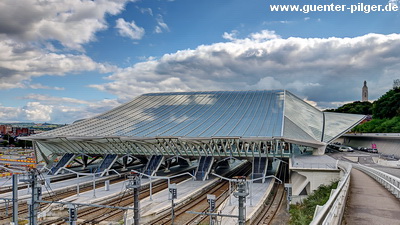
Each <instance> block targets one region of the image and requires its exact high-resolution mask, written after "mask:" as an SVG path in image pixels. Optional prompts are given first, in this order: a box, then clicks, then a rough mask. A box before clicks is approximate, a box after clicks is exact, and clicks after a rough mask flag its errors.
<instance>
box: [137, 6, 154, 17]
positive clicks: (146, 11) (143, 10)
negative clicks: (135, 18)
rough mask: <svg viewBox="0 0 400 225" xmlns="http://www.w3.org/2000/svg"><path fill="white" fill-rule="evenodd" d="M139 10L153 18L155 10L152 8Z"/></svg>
mask: <svg viewBox="0 0 400 225" xmlns="http://www.w3.org/2000/svg"><path fill="white" fill-rule="evenodd" d="M139 10H140V12H141V13H143V14H145V13H147V14H149V15H150V16H153V10H152V9H151V8H140V9H139Z"/></svg>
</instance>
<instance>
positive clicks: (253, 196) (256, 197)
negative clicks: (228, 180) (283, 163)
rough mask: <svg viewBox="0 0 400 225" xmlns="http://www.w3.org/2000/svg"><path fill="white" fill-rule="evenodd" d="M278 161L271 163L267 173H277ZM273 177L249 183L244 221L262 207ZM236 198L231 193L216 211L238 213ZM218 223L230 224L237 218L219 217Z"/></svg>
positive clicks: (269, 191)
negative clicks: (261, 181) (260, 181)
mask: <svg viewBox="0 0 400 225" xmlns="http://www.w3.org/2000/svg"><path fill="white" fill-rule="evenodd" d="M279 166H280V163H279V161H275V162H273V163H272V169H271V170H269V171H268V172H267V175H275V176H276V175H277V170H278V167H279ZM274 182H278V181H276V179H275V178H266V179H265V182H264V183H250V184H249V195H248V196H247V197H246V203H245V206H246V223H249V222H250V221H251V220H252V219H254V218H255V217H256V216H257V214H258V213H259V212H260V210H262V209H263V204H264V202H265V201H266V200H267V198H268V196H269V194H270V193H271V190H272V188H273V186H274ZM238 200H239V199H238V198H236V197H234V196H233V193H232V194H231V195H230V196H229V197H228V198H227V199H226V200H225V201H224V202H223V203H222V204H221V205H220V206H219V207H218V209H217V210H216V212H218V213H220V214H228V215H239V202H238ZM218 219H219V220H220V223H219V224H221V225H222V224H225V225H231V224H237V221H238V219H237V218H232V217H221V219H220V218H218Z"/></svg>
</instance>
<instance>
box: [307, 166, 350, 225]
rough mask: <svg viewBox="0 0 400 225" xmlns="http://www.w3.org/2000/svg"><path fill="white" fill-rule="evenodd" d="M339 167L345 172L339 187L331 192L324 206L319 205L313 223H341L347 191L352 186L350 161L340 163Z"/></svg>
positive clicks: (313, 224)
mask: <svg viewBox="0 0 400 225" xmlns="http://www.w3.org/2000/svg"><path fill="white" fill-rule="evenodd" d="M339 167H340V168H341V169H342V170H343V171H344V172H345V174H344V175H343V176H342V178H341V179H340V181H339V184H338V187H337V188H336V189H334V190H332V192H331V196H330V197H329V199H328V201H327V202H326V203H325V205H323V206H317V208H316V209H315V213H314V219H313V220H312V221H311V223H310V224H311V225H317V224H340V222H341V220H342V215H343V210H344V206H345V201H346V197H347V193H348V190H349V186H350V172H351V168H352V165H351V164H350V163H339Z"/></svg>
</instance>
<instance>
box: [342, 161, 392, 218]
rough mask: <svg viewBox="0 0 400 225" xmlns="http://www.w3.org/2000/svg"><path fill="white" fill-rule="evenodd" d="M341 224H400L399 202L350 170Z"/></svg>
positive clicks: (370, 179)
mask: <svg viewBox="0 0 400 225" xmlns="http://www.w3.org/2000/svg"><path fill="white" fill-rule="evenodd" d="M350 175H351V179H350V190H349V197H348V199H347V203H346V208H345V212H344V216H343V221H342V224H400V222H399V221H400V213H399V212H400V201H399V200H398V199H397V198H396V197H395V196H394V195H392V194H391V193H390V192H389V191H388V190H386V189H385V187H383V186H382V185H381V184H379V183H378V182H377V181H375V180H374V179H373V178H371V177H370V176H368V175H366V174H365V173H363V172H361V171H359V170H357V169H354V168H353V169H352V170H351V174H350Z"/></svg>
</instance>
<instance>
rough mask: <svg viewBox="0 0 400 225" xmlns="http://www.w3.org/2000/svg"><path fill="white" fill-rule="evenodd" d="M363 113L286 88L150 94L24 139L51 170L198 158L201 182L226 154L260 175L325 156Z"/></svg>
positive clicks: (152, 165) (150, 165) (152, 167)
mask: <svg viewBox="0 0 400 225" xmlns="http://www.w3.org/2000/svg"><path fill="white" fill-rule="evenodd" d="M363 118H364V116H363V115H355V114H343V113H332V112H322V111H320V110H319V109H317V108H315V107H313V106H311V105H310V104H308V103H307V102H305V101H303V100H302V99H300V98H299V97H297V96H295V95H294V94H292V93H290V92H289V91H287V90H251V91H204V92H175V93H150V94H143V95H141V96H139V97H136V98H135V99H133V100H132V101H130V102H128V103H125V104H122V105H121V106H119V107H116V108H114V109H112V110H110V111H108V112H105V113H102V114H100V115H97V116H94V117H92V118H89V119H84V120H79V121H77V122H75V123H73V124H70V125H68V126H65V127H61V128H58V129H54V130H51V131H48V132H44V133H41V134H38V135H34V136H30V137H25V138H24V139H26V140H32V141H33V143H34V149H35V152H36V157H37V160H38V161H41V160H43V161H45V162H46V164H47V165H48V167H49V168H51V172H50V173H53V174H56V173H57V172H58V171H59V169H60V168H62V167H64V166H66V165H67V164H68V163H70V162H72V161H73V160H74V161H76V162H79V163H81V164H82V165H83V166H87V165H88V164H90V163H91V162H93V161H95V160H97V161H101V163H100V165H99V168H98V170H97V172H105V171H107V170H108V169H109V168H111V166H112V165H113V164H115V163H118V164H121V165H122V166H124V167H126V166H129V164H130V163H132V162H133V161H136V160H140V161H141V162H142V163H144V164H147V165H146V173H148V174H154V173H155V172H156V171H157V169H158V168H159V167H160V166H161V165H163V166H165V165H166V164H168V165H170V163H171V162H172V161H174V162H175V163H179V164H182V165H184V164H188V163H190V161H191V160H194V159H197V160H199V167H198V169H197V171H196V179H199V180H204V179H206V176H207V173H208V172H209V171H210V169H211V167H212V166H213V165H214V166H216V165H218V164H224V163H225V162H226V159H247V160H248V161H250V162H252V163H253V167H257V168H262V169H261V171H256V170H255V169H253V174H259V176H262V174H263V173H264V174H265V169H266V167H268V165H269V164H270V163H268V162H270V161H271V160H273V159H276V158H279V159H285V158H290V157H292V156H293V155H294V154H297V153H298V152H301V151H302V149H304V148H306V149H308V150H309V152H311V153H312V155H323V154H324V152H325V147H326V145H327V144H328V143H330V142H332V141H333V140H335V139H336V138H338V137H339V136H341V135H342V134H344V133H345V132H347V131H348V130H349V129H351V128H352V127H354V126H355V125H357V124H358V123H359V122H360V121H362V120H363ZM56 158H59V160H58V163H53V162H54V160H55V159H56ZM168 165H167V166H168Z"/></svg>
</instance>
